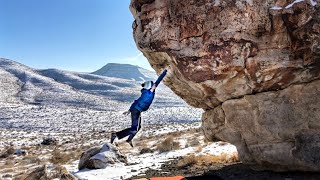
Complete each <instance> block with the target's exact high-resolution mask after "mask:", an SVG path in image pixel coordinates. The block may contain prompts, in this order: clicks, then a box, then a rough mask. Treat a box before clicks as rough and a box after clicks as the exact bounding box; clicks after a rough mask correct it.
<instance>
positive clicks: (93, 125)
mask: <svg viewBox="0 0 320 180" xmlns="http://www.w3.org/2000/svg"><path fill="white" fill-rule="evenodd" d="M0 75H1V76H0V92H1V94H0V150H1V151H2V150H3V149H4V148H7V147H14V148H16V149H19V148H24V149H27V151H29V152H28V153H29V154H28V156H26V157H18V156H16V155H13V156H11V155H10V156H9V158H10V159H0V167H1V168H0V179H1V177H2V174H3V173H4V175H8V176H11V177H14V176H15V175H18V174H20V175H21V173H22V174H24V173H26V171H25V169H28V167H29V166H35V165H39V164H42V163H45V164H49V165H52V163H58V164H59V163H64V165H65V166H66V167H67V168H68V170H70V171H71V172H73V173H74V174H75V175H76V176H78V177H80V178H81V179H112V178H113V179H119V178H121V176H122V177H123V178H128V177H131V176H133V175H138V174H141V173H143V172H144V171H146V170H147V169H148V168H160V166H161V164H162V163H164V162H165V161H168V160H170V159H172V158H177V157H181V156H184V155H186V154H188V153H195V151H196V149H197V148H196V147H192V146H189V145H188V144H189V143H190V142H189V141H190V140H192V139H194V137H193V136H192V135H186V136H184V137H183V138H180V139H179V142H180V147H181V148H180V149H179V150H174V151H171V152H167V153H159V152H158V151H156V152H154V153H148V154H140V153H139V151H140V150H141V149H140V148H141V146H142V145H141V144H140V146H139V145H137V147H135V148H134V149H130V150H126V153H125V155H127V156H128V160H129V162H130V165H127V166H125V165H124V164H114V165H110V166H109V167H108V168H106V169H101V170H83V171H78V170H77V163H78V160H77V159H78V158H79V157H77V155H78V154H79V153H82V152H83V151H84V150H86V149H85V148H89V147H92V146H97V145H102V144H103V143H104V142H107V141H109V136H110V132H111V131H118V130H121V129H123V128H127V127H129V126H130V124H131V119H130V117H129V116H124V115H123V114H122V112H123V111H126V110H128V109H129V107H130V105H131V103H132V102H133V100H134V99H136V98H138V97H139V95H140V89H141V86H140V82H138V81H135V80H127V79H120V78H113V77H103V76H98V75H94V74H88V73H77V72H70V71H62V70H56V69H49V70H36V69H32V68H29V67H27V66H24V65H23V64H19V63H16V62H14V61H11V60H8V59H2V58H0ZM202 113H203V111H202V110H200V109H195V108H192V107H190V106H188V105H187V104H186V103H185V102H184V101H183V100H181V99H180V98H179V97H178V96H176V95H175V94H174V93H173V92H172V91H171V90H170V89H169V88H167V87H165V86H164V85H163V84H160V86H159V87H158V88H157V92H156V96H155V100H154V103H153V104H152V106H151V108H150V109H149V110H148V112H145V113H142V120H143V123H142V130H141V131H140V132H139V133H138V135H137V136H136V138H138V139H145V138H148V137H150V136H156V137H157V136H158V138H156V139H154V140H152V141H150V142H146V144H148V146H150V147H151V146H152V147H153V148H155V147H156V144H157V143H159V141H162V140H163V139H161V138H164V137H165V136H166V134H168V133H172V132H181V131H188V130H192V129H194V128H198V127H199V126H200V123H201V122H200V121H201V114H202ZM46 137H54V138H56V139H57V140H58V142H59V143H58V144H57V145H53V146H41V145H39V144H40V143H41V142H42V140H43V139H44V138H46ZM159 138H160V139H159ZM199 138H200V139H199V140H200V141H203V137H201V136H199ZM187 139H189V140H187ZM137 143H138V142H137ZM56 150H57V151H59V152H60V154H59V153H58V154H55V155H54V154H53V151H56ZM232 152H234V148H232V147H231V146H230V147H229V146H225V145H223V146H222V145H220V146H219V145H218V144H216V145H210V146H208V147H205V145H203V150H202V151H201V153H203V154H208V153H209V154H210V153H211V154H219V153H232ZM63 153H67V154H69V153H75V154H74V156H68V157H69V158H70V160H69V159H68V160H66V161H65V162H64V159H63V158H62V159H60V161H62V162H55V161H57V159H58V160H59V158H61V157H59V155H64V154H63ZM198 153H200V152H198ZM55 156H58V157H55ZM62 157H63V156H62ZM39 158H41V159H39ZM55 158H56V159H55ZM73 158H76V159H73ZM71 160H72V162H69V161H71ZM14 162H19V163H14Z"/></svg>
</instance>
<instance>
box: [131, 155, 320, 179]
mask: <svg viewBox="0 0 320 180" xmlns="http://www.w3.org/2000/svg"><path fill="white" fill-rule="evenodd" d="M177 163H178V160H171V161H169V162H166V163H165V164H163V165H162V167H161V170H153V169H149V170H148V171H147V172H146V173H145V174H144V175H139V176H136V177H132V178H130V179H137V178H143V177H147V178H150V177H163V176H166V177H170V176H178V175H180V176H184V177H186V178H187V179H188V180H198V179H199V180H206V179H207V180H269V179H272V180H320V173H310V172H281V173H280V172H272V171H254V170H252V169H250V167H249V166H246V165H244V164H242V163H232V164H220V163H215V164H211V165H210V166H206V167H196V166H191V167H190V166H187V167H184V168H182V169H178V168H177Z"/></svg>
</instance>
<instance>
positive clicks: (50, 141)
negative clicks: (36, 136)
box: [41, 137, 58, 146]
mask: <svg viewBox="0 0 320 180" xmlns="http://www.w3.org/2000/svg"><path fill="white" fill-rule="evenodd" d="M57 143H58V140H57V139H56V138H54V137H47V138H44V139H43V140H42V142H41V144H42V145H46V146H49V145H57Z"/></svg>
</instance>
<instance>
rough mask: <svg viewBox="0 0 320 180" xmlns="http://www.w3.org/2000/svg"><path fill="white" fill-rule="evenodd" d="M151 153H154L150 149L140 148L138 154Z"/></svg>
mask: <svg viewBox="0 0 320 180" xmlns="http://www.w3.org/2000/svg"><path fill="white" fill-rule="evenodd" d="M153 152H154V150H152V149H150V148H147V147H145V148H142V149H141V150H140V154H145V153H153Z"/></svg>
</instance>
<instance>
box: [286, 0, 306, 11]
mask: <svg viewBox="0 0 320 180" xmlns="http://www.w3.org/2000/svg"><path fill="white" fill-rule="evenodd" d="M300 2H304V0H295V1H293V3H291V4H289V5H288V6H286V9H289V8H291V7H292V6H293V5H294V4H296V3H300Z"/></svg>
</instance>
